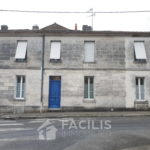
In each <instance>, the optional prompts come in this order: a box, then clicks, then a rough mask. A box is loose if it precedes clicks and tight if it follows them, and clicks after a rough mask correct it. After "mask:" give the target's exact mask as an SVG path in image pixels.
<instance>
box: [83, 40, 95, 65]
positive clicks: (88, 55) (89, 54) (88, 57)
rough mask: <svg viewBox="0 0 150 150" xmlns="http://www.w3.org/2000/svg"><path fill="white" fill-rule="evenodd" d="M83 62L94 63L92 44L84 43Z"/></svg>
mask: <svg viewBox="0 0 150 150" xmlns="http://www.w3.org/2000/svg"><path fill="white" fill-rule="evenodd" d="M84 54H85V62H94V42H85V53H84Z"/></svg>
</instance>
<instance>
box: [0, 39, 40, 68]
mask: <svg viewBox="0 0 150 150" xmlns="http://www.w3.org/2000/svg"><path fill="white" fill-rule="evenodd" d="M19 40H20V41H21V40H27V62H16V61H15V54H16V49H17V41H19ZM41 51H42V37H0V69H5V68H8V69H9V68H10V69H18V68H20V69H26V68H32V69H37V68H38V69H40V67H41V58H42V56H41Z"/></svg>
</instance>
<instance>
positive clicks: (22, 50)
mask: <svg viewBox="0 0 150 150" xmlns="http://www.w3.org/2000/svg"><path fill="white" fill-rule="evenodd" d="M26 50H27V42H26V41H19V42H18V45H17V50H16V55H15V58H16V59H25V57H26Z"/></svg>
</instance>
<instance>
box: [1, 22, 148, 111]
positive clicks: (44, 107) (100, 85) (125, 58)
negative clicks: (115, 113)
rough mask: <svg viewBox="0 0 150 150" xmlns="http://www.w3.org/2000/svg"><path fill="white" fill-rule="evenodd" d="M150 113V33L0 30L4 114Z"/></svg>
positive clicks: (59, 28)
mask: <svg viewBox="0 0 150 150" xmlns="http://www.w3.org/2000/svg"><path fill="white" fill-rule="evenodd" d="M149 108H150V32H123V31H88V30H82V31H80V30H69V29H67V28H65V27H62V26H60V25H58V24H56V23H54V24H52V25H50V26H47V27H45V28H43V29H40V30H39V29H38V27H37V26H34V27H33V30H8V28H7V26H1V30H0V112H14V113H15V112H19V113H20V112H36V111H37V112H39V111H53V110H58V111H60V110H65V111H66V110H68V111H70V110H71V111H78V110H80V111H81V110H111V111H112V110H145V109H149Z"/></svg>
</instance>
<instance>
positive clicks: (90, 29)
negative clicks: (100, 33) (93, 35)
mask: <svg viewBox="0 0 150 150" xmlns="http://www.w3.org/2000/svg"><path fill="white" fill-rule="evenodd" d="M82 30H83V31H92V27H91V26H88V25H83V27H82Z"/></svg>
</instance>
